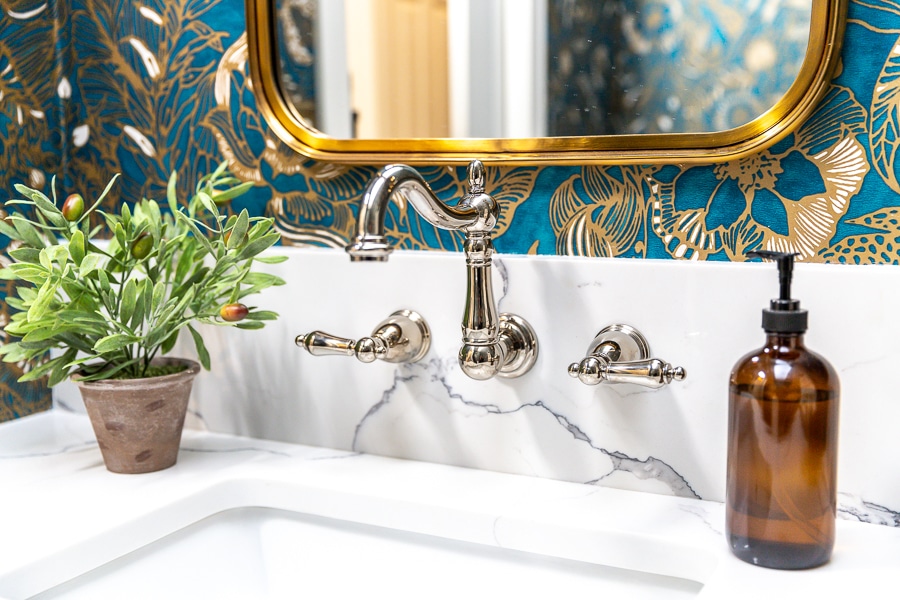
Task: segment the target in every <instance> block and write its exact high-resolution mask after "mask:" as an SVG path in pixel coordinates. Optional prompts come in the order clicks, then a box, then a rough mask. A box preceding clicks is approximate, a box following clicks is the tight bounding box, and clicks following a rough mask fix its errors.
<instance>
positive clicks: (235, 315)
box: [219, 302, 250, 322]
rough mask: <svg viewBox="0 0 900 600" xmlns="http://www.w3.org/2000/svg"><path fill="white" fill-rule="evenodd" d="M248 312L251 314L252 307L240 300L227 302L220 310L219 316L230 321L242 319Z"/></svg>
mask: <svg viewBox="0 0 900 600" xmlns="http://www.w3.org/2000/svg"><path fill="white" fill-rule="evenodd" d="M248 314H250V309H249V308H247V307H246V306H245V305H243V304H241V303H240V302H232V303H231V304H226V305H225V306H223V307H222V308H221V309H220V310H219V316H221V317H222V318H223V319H225V320H226V321H229V322H234V321H241V320H243V319H244V318H245V317H246V316H247V315H248Z"/></svg>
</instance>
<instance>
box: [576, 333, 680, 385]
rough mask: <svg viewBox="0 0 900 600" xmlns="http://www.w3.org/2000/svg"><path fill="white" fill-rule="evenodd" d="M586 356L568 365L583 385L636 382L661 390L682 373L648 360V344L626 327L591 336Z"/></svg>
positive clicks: (664, 364)
mask: <svg viewBox="0 0 900 600" xmlns="http://www.w3.org/2000/svg"><path fill="white" fill-rule="evenodd" d="M587 353H588V356H587V357H586V358H584V359H583V360H582V361H581V362H580V363H572V364H571V365H569V375H570V376H572V377H576V378H578V379H579V380H580V381H581V382H582V383H584V384H587V385H597V384H598V383H602V382H604V381H606V382H608V383H636V384H638V385H642V386H644V387H649V388H661V387H663V386H664V385H666V384H668V383H671V382H672V380H673V379H674V380H676V381H681V380H682V379H684V378H685V376H686V373H685V371H684V369H683V368H682V367H673V366H672V365H670V364H669V363H667V362H665V361H662V360H660V359H658V358H650V345H649V344H648V343H647V340H646V338H644V336H643V335H642V334H641V332H640V331H638V330H637V329H635V328H634V327H630V326H628V325H610V326H609V327H606V328H604V329H603V330H601V331H600V333H598V334H597V335H596V337H594V340H593V341H592V342H591V345H590V346H589V347H588V351H587Z"/></svg>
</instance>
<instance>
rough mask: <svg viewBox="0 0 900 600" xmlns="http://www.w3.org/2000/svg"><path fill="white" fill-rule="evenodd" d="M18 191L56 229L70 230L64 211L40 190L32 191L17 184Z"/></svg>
mask: <svg viewBox="0 0 900 600" xmlns="http://www.w3.org/2000/svg"><path fill="white" fill-rule="evenodd" d="M14 187H15V188H16V191H17V192H19V193H20V194H22V195H23V196H25V197H27V198H30V199H31V201H32V202H34V205H35V206H36V207H37V209H38V210H39V211H41V213H42V214H43V215H44V216H45V217H47V220H48V221H50V222H51V223H52V224H53V225H55V226H56V227H62V228H66V229H68V225H69V224H68V221H66V219H65V217H63V214H62V211H60V210H59V208H57V207H56V205H55V204H54V203H53V202H52V201H51V200H50V198H48V197H47V196H45V195H44V194H42V193H41V192H40V191H38V190H34V189H31V188H29V187H26V186H24V185H22V184H16V185H15V186H14Z"/></svg>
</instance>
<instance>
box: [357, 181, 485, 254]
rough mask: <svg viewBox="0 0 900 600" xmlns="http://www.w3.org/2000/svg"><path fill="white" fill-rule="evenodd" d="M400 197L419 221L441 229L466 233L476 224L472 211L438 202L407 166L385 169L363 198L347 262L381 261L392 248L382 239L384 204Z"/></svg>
mask: <svg viewBox="0 0 900 600" xmlns="http://www.w3.org/2000/svg"><path fill="white" fill-rule="evenodd" d="M396 193H402V194H403V195H404V197H405V198H406V199H407V200H408V201H409V203H410V204H411V205H412V206H413V208H415V209H416V212H418V213H419V214H420V215H422V217H423V218H424V219H425V220H426V221H428V222H429V223H431V224H432V225H434V226H435V227H439V228H441V229H450V230H466V229H467V228H468V227H472V226H473V225H475V224H476V223H478V222H479V220H480V216H481V215H480V214H479V211H478V209H477V208H476V207H472V206H468V205H465V206H464V205H462V203H460V206H459V207H453V206H448V205H447V204H444V203H443V202H442V201H441V200H440V198H438V197H437V196H436V195H435V193H434V192H433V191H431V188H430V187H429V186H428V183H427V182H426V181H425V179H424V178H423V177H422V175H421V174H420V173H419V172H418V171H416V170H415V169H413V168H412V167H409V166H407V165H388V166H386V167H385V168H383V169H382V170H381V171H379V172H378V175H376V176H375V179H373V180H372V181H371V182H370V183H369V185H368V187H366V191H365V194H363V198H362V203H361V204H360V207H359V218H358V221H357V235H356V238H355V239H354V241H353V243H352V244H350V245H349V246H347V247H346V250H347V253H348V254H350V259H351V260H353V261H360V260H378V261H385V260H387V259H388V255H389V254H390V253H391V250H393V248H392V247H391V245H390V244H389V243H388V241H387V239H386V238H385V237H384V220H385V215H386V214H387V210H388V204H389V202H390V200H391V198H392V197H393V195H394V194H396Z"/></svg>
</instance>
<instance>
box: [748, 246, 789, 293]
mask: <svg viewBox="0 0 900 600" xmlns="http://www.w3.org/2000/svg"><path fill="white" fill-rule="evenodd" d="M747 256H749V257H750V258H762V259H765V260H771V261H775V263H776V264H777V265H778V283H779V287H780V291H781V294H780V295H779V297H778V299H779V300H790V299H791V278H792V277H793V275H794V257H795V256H800V255H799V254H798V253H796V252H774V251H772V250H754V251H752V252H748V253H747Z"/></svg>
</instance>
